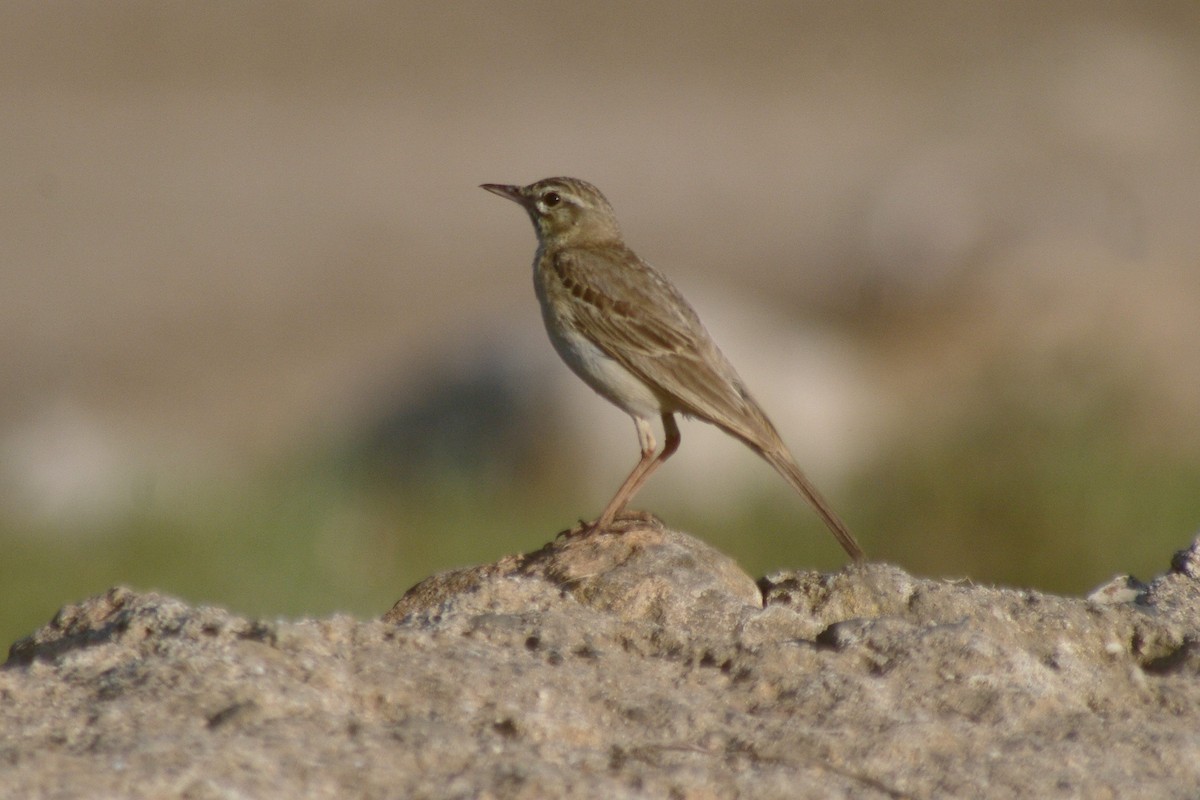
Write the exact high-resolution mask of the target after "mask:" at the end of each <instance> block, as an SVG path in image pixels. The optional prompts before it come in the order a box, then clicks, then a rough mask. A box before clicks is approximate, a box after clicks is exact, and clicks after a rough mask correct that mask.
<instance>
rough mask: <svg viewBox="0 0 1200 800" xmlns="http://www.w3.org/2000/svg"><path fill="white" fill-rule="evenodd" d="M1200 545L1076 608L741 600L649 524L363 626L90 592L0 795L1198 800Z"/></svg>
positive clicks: (37, 683) (686, 543)
mask: <svg viewBox="0 0 1200 800" xmlns="http://www.w3.org/2000/svg"><path fill="white" fill-rule="evenodd" d="M1198 643H1200V543H1197V544H1194V545H1193V546H1192V548H1191V549H1190V550H1187V551H1183V552H1181V553H1180V554H1177V556H1176V558H1175V560H1174V561H1173V563H1172V566H1171V569H1170V570H1169V571H1168V572H1166V573H1165V574H1164V575H1162V576H1161V577H1159V578H1157V579H1155V580H1154V581H1152V582H1150V583H1149V584H1147V585H1141V584H1137V583H1136V582H1133V581H1131V580H1127V579H1123V580H1120V581H1115V582H1114V583H1113V584H1110V585H1109V586H1106V587H1104V588H1103V589H1102V590H1100V591H1098V592H1096V593H1095V594H1094V595H1093V596H1092V597H1091V598H1089V599H1086V600H1084V599H1073V598H1064V597H1054V596H1049V595H1044V594H1039V593H1037V592H1032V591H1022V590H1013V589H997V588H992V587H983V586H974V585H971V584H969V583H964V582H957V583H955V582H945V581H932V580H922V579H919V578H915V577H913V576H911V575H908V574H906V573H905V572H903V571H901V570H899V569H897V568H896V567H892V566H888V565H884V564H870V565H866V566H862V567H850V568H847V569H846V570H843V571H841V572H838V573H835V574H820V573H816V572H793V573H780V574H776V575H772V576H770V577H768V578H766V579H763V580H762V581H760V582H759V583H758V584H757V585H756V584H755V582H754V581H753V580H752V579H751V578H750V577H749V576H747V575H745V574H744V573H742V572H741V571H740V570H739V569H738V568H737V567H736V565H734V564H733V563H732V562H731V561H730V560H729V559H728V558H726V557H724V556H722V555H721V554H719V553H717V552H716V551H714V550H713V549H712V548H710V547H708V546H707V545H705V544H703V543H701V542H698V541H696V540H694V539H691V538H690V537H687V536H685V535H682V534H679V533H674V532H671V531H666V530H662V529H660V528H658V527H656V526H654V525H652V524H650V525H634V526H631V529H630V530H629V531H627V532H626V533H625V534H623V535H599V536H579V537H560V538H559V539H558V540H557V541H555V542H554V543H552V544H550V545H547V546H546V547H545V548H543V549H542V550H541V551H538V552H536V553H532V554H529V555H525V556H515V557H510V558H507V559H504V560H502V561H500V562H498V563H496V564H492V565H488V566H484V567H478V568H474V569H469V570H460V571H456V572H453V573H448V574H445V575H440V576H436V577H434V578H431V579H429V580H427V581H425V582H423V583H422V584H419V585H418V586H416V587H414V588H413V589H412V590H410V591H409V592H408V594H406V595H405V597H404V598H402V599H401V600H400V602H399V603H397V604H396V607H395V608H393V609H392V610H391V611H390V612H388V614H387V615H385V617H384V618H383V619H381V620H372V621H361V620H357V619H352V618H349V617H344V616H342V617H333V618H331V619H324V620H300V621H262V620H248V619H245V618H242V617H239V616H237V615H235V614H231V613H229V612H227V611H224V610H221V609H218V608H206V607H201V608H194V607H191V606H188V605H186V604H184V603H182V602H180V601H178V600H174V599H172V598H169V597H164V596H161V595H157V594H140V593H136V592H133V591H130V590H128V589H123V588H117V589H113V590H111V591H109V592H108V593H107V594H105V595H103V596H101V597H96V598H93V599H91V600H87V601H85V602H83V603H80V604H78V605H72V606H67V607H66V608H64V609H63V610H62V611H60V612H59V614H58V615H57V616H56V617H55V619H54V620H53V621H52V622H51V623H50V624H49V625H47V626H46V627H44V628H42V629H41V630H39V631H37V632H36V633H35V634H34V635H33V636H31V637H29V638H27V639H23V640H21V641H19V642H17V643H16V644H14V645H13V647H12V649H11V652H10V657H9V660H8V662H7V664H6V665H5V666H4V668H3V669H0V796H3V797H5V798H8V797H13V798H16V797H20V798H39V797H55V798H70V797H134V798H142V797H145V798H164V797H185V798H193V799H195V800H201V799H202V798H225V797H239V798H240V797H256V798H264V797H280V798H283V797H288V798H292V797H330V798H333V797H337V798H342V797H368V798H384V797H396V798H400V797H428V798H457V797H463V798H465V797H492V798H506V797H528V798H535V797H536V798H544V797H564V796H573V797H609V798H622V797H675V798H723V797H755V798H776V797H777V798H804V797H812V798H837V797H855V798H873V797H880V798H898V797H918V798H935V797H1029V798H1058V797H1086V798H1107V797H1113V798H1116V797H1121V798H1132V797H1147V798H1149V797H1153V798H1173V797H1178V798H1195V797H1197V796H1200V644H1198Z"/></svg>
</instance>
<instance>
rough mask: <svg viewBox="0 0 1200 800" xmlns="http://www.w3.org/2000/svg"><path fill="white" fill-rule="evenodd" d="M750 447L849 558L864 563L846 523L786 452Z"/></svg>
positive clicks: (863, 557) (864, 558)
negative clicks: (810, 509)
mask: <svg viewBox="0 0 1200 800" xmlns="http://www.w3.org/2000/svg"><path fill="white" fill-rule="evenodd" d="M751 447H752V448H753V449H754V450H755V451H756V452H757V453H758V454H759V455H760V456H762V457H763V458H764V459H766V462H767V463H768V464H770V465H771V466H772V467H774V468H775V471H776V472H778V473H779V474H780V475H782V476H783V479H784V480H786V481H787V482H788V483H790V484H791V485H792V488H793V489H795V490H796V491H797V492H799V493H800V494H801V495H803V496H804V499H805V500H807V501H808V502H809V503H810V504H811V505H812V507H813V509H815V510H816V512H817V513H818V514H820V515H821V519H822V520H824V521H825V525H826V526H828V528H829V531H830V533H832V534H833V536H834V538H836V539H837V540H838V544H840V545H841V546H842V549H843V550H845V551H846V552H847V553H848V554H849V555H850V557H851V558H853V559H854V560H855V561H865V560H866V559H867V554H866V553H864V552H863V549H862V548H861V547H859V544H858V541H857V540H856V539H855V538H854V534H852V533H850V529H849V528H847V527H846V523H844V522H842V520H841V517H839V516H838V515H837V514H836V513H834V510H833V508H831V507H830V505H829V503H828V501H826V500H825V498H824V497H822V496H821V493H820V492H818V491H817V487H815V486H813V485H812V483H810V482H809V480H808V478H806V477H804V473H803V472H801V471H800V467H798V466H796V462H795V461H794V460H793V459H792V457H791V455H790V454H789V453H788V452H787V450H782V449H781V450H776V449H771V450H764V449H761V448H758V447H755V446H754V445H751Z"/></svg>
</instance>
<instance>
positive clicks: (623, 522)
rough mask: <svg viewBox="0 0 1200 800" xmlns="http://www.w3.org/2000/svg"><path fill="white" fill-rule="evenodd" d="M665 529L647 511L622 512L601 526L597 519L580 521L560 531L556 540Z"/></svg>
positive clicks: (663, 525)
mask: <svg viewBox="0 0 1200 800" xmlns="http://www.w3.org/2000/svg"><path fill="white" fill-rule="evenodd" d="M665 527H666V524H665V523H664V522H663V521H662V520H661V519H659V518H658V517H656V516H655V515H654V514H651V513H650V512H649V511H622V512H621V513H620V514H617V516H616V519H614V520H613V521H612V522H610V523H608V524H607V525H603V526H601V524H600V520H598V519H594V520H592V521H591V522H587V521H585V520H582V519H581V520H579V524H577V525H576V526H575V527H573V528H569V529H567V530H565V531H561V532H560V533H559V534H558V537H556V538H567V539H571V538H575V537H577V536H595V535H599V534H604V533H612V534H621V533H628V532H629V531H632V530H638V529H644V528H653V529H656V530H661V529H663V528H665Z"/></svg>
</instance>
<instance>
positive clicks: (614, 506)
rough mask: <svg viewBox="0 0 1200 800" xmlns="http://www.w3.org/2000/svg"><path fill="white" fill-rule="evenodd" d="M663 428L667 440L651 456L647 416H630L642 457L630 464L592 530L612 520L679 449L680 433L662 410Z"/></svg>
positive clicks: (650, 434)
mask: <svg viewBox="0 0 1200 800" xmlns="http://www.w3.org/2000/svg"><path fill="white" fill-rule="evenodd" d="M662 421H663V432H664V433H665V434H666V437H667V440H666V441H665V442H664V443H663V449H662V452H661V453H659V454H658V457H657V458H656V457H655V456H654V448H655V447H656V445H655V442H654V431H653V429H651V427H650V420H648V419H643V418H642V417H634V418H633V424H634V425H635V426H637V433H638V443H639V444H640V445H641V447H642V458H641V460H639V461H638V463H637V465H636V466H634V468H633V472H630V473H629V477H628V478H626V479H625V482H624V483H622V484H621V488H620V489H617V493H616V495H614V496H613V499H612V500H610V501H609V503H608V506H607V507H605V509H604V511H603V512H602V513H601V514H600V518H599V519H598V520H596V523H595V525H593V526H592V527H593V530H601V529H604V528H607V527H608V526H609V525H611V524H612V521H613V520H614V519H616V518H617V515H618V514H620V513H621V512H622V511H624V510H625V506H626V505H628V503H629V501H630V500H632V499H633V496H634V495H635V494H637V493H638V490H639V489H641V488H642V486H643V485H644V484H645V483H646V481H647V480H648V479H649V478H650V476H651V475H652V474H654V471H655V470H656V469H658V468H659V467H661V466H662V463H663V462H664V461H666V460H667V459H668V458H670V457H671V455H672V454H673V453H674V452H675V451H676V450H678V449H679V442H680V441H681V440H682V437H680V435H679V426H678V425H677V424H676V423H675V417H674V415H672V414H663V415H662Z"/></svg>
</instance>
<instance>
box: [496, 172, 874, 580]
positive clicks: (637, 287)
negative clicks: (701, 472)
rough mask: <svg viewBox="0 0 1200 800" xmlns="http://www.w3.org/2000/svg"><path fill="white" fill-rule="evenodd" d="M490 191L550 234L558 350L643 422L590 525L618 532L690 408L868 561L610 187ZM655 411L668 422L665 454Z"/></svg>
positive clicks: (542, 278)
mask: <svg viewBox="0 0 1200 800" xmlns="http://www.w3.org/2000/svg"><path fill="white" fill-rule="evenodd" d="M480 188H482V189H486V190H487V191H489V192H492V193H494V194H497V195H499V196H501V197H505V198H507V199H509V200H512V201H513V202H515V203H517V204H518V205H520V206H521V207H522V208H524V209H525V211H526V212H527V213H528V214H529V217H530V219H531V220H532V221H533V227H534V230H535V232H536V234H537V241H538V245H537V251H536V252H535V254H534V258H533V280H534V289H535V292H536V294H537V298H538V302H539V304H540V306H541V310H542V319H543V321H544V323H545V326H546V333H547V334H548V335H549V337H550V341H551V343H552V344H553V346H554V349H555V350H556V351H557V352H558V355H559V356H560V357H561V358H562V360H563V361H565V362H566V364H567V366H568V367H570V368H571V370H572V371H573V372H574V373H575V374H576V375H578V376H579V377H580V378H581V379H582V380H583V382H584V383H586V384H587V385H588V386H590V387H591V388H592V389H593V390H594V391H595V392H596V393H597V394H599V395H600V396H601V397H603V398H605V399H606V400H608V401H609V402H611V403H613V404H614V405H616V406H617V407H618V408H620V409H621V410H622V411H624V412H625V413H626V414H628V415H630V416H631V417H632V418H633V422H634V426H635V427H636V429H637V436H638V444H639V446H640V447H641V457H640V459H639V460H638V462H637V464H636V465H635V466H634V468H633V471H631V472H630V473H629V477H627V478H626V479H625V482H624V483H622V484H621V486H620V488H619V489H618V490H617V493H616V494H615V495H613V498H612V500H610V501H609V503H608V505H607V506H605V508H604V510H603V511H602V512H601V513H600V516H599V517H598V518H597V519H596V520H595V522H594V523H592V524H591V525H590V526H589V530H591V531H603V530H607V529H609V528H610V527H611V526H612V523H613V522H614V520H616V519H618V518H619V517H621V516H622V514H623V513H624V512H625V509H626V506H627V505H628V504H629V502H630V500H631V499H632V498H633V496H634V495H636V494H637V492H638V490H639V489H641V488H642V486H643V485H645V483H646V481H647V480H648V479H649V478H650V476H651V475H652V474H653V473H654V472H655V471H656V470H657V469H658V468H659V467H661V466H662V465H663V463H664V462H665V461H666V460H667V459H669V458H670V457H671V456H672V455H673V454H674V453H675V451H676V450H677V449H678V448H679V444H680V441H681V437H680V432H679V426H678V424H677V423H676V421H675V415H676V414H681V415H683V416H684V417H691V418H694V419H699V420H703V421H705V422H708V423H710V424H712V425H715V426H716V427H717V428H719V429H720V430H722V431H724V432H725V433H727V434H729V435H730V436H733V437H734V438H736V439H739V440H741V441H742V442H743V443H744V444H746V445H747V446H748V447H749V448H750V449H751V450H753V451H754V452H755V453H757V454H758V455H759V456H761V457H762V458H763V459H764V460H765V461H766V462H767V463H768V464H770V465H771V466H772V467H774V468H775V470H776V471H777V472H778V473H779V474H780V475H781V476H783V479H784V480H785V481H787V482H788V484H790V485H791V487H792V488H793V489H794V490H795V491H796V492H798V493H799V494H800V495H801V496H803V497H804V498H805V499H806V500H807V501H808V502H809V504H810V505H811V506H812V507H813V509H814V510H815V511H816V513H817V514H818V515H819V516H820V517H821V519H822V520H823V521H824V522H825V525H826V526H827V527H828V528H829V530H830V532H831V533H832V534H833V536H834V537H835V538H836V539H837V541H838V543H839V544H840V545H841V546H842V548H843V549H844V550H845V551H846V553H847V554H848V555H849V556H850V557H851V558H852V559H854V560H855V561H856V562H861V561H863V560H864V559H865V558H866V556H865V553H864V552H863V549H862V547H860V546H859V544H858V541H857V540H856V539H855V538H854V535H853V534H851V533H850V530H849V528H847V527H846V525H845V523H844V522H842V520H841V518H840V517H839V516H838V515H837V514H836V513H835V512H834V510H833V508H832V507H831V506H830V505H829V503H828V502H827V501H826V500H825V498H824V497H822V496H821V494H820V492H818V491H817V489H816V487H815V486H813V484H812V482H811V481H809V480H808V478H807V477H805V475H804V473H803V472H802V471H801V470H800V467H799V466H798V465H797V464H796V460H795V459H794V458H793V457H792V455H791V453H790V452H789V451H788V448H787V447H786V446H785V445H784V443H783V440H782V439H781V438H780V436H779V433H778V432H777V431H776V430H775V426H774V425H773V424H772V423H771V421H770V419H768V418H767V415H766V413H765V412H764V411H763V410H762V408H761V406H759V404H758V402H757V401H756V400H755V399H754V398H753V396H751V394H750V392H749V390H748V389H747V388H746V385H745V383H744V382H743V381H742V379H741V377H739V376H738V373H737V372H736V371H735V370H734V368H733V365H732V364H730V363H729V360H728V359H727V358H726V357H725V356H724V354H722V352H721V351H720V350H719V349H718V348H717V345H716V343H715V342H714V341H713V339H712V337H711V336H710V335H709V333H708V331H707V330H706V329H705V328H704V325H703V324H702V323H701V322H700V318H699V316H697V314H696V312H695V310H694V309H693V308H692V306H691V305H690V304H689V303H688V302H687V300H685V299H684V297H683V295H682V294H681V293H680V292H679V290H678V289H677V288H675V286H674V285H673V284H672V283H671V282H670V281H669V280H668V279H667V278H666V276H664V275H663V274H662V273H661V272H659V271H658V270H657V269H655V268H654V267H652V266H651V265H650V264H648V263H647V262H645V261H643V260H642V259H641V258H640V257H638V255H637V254H636V253H634V251H633V250H632V249H631V248H630V247H629V246H628V245H627V244H626V243H625V240H624V238H623V236H622V233H621V229H620V227H619V226H618V224H617V218H616V214H615V213H614V212H613V208H612V205H611V204H610V203H609V202H608V199H607V198H605V196H604V195H603V194H602V193H601V192H600V190H599V189H597V188H596V187H595V186H593V185H592V184H590V183H588V182H587V181H583V180H580V179H578V178H567V177H557V178H545V179H543V180H539V181H536V182H535V183H531V184H528V185H526V186H518V185H512V184H499V183H485V184H482V185H481V186H480ZM655 417H658V418H660V419H661V420H662V425H663V433H664V442H663V448H662V450H661V451H657V442H656V441H655V437H654V428H653V420H654V418H655ZM656 451H657V455H656Z"/></svg>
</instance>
